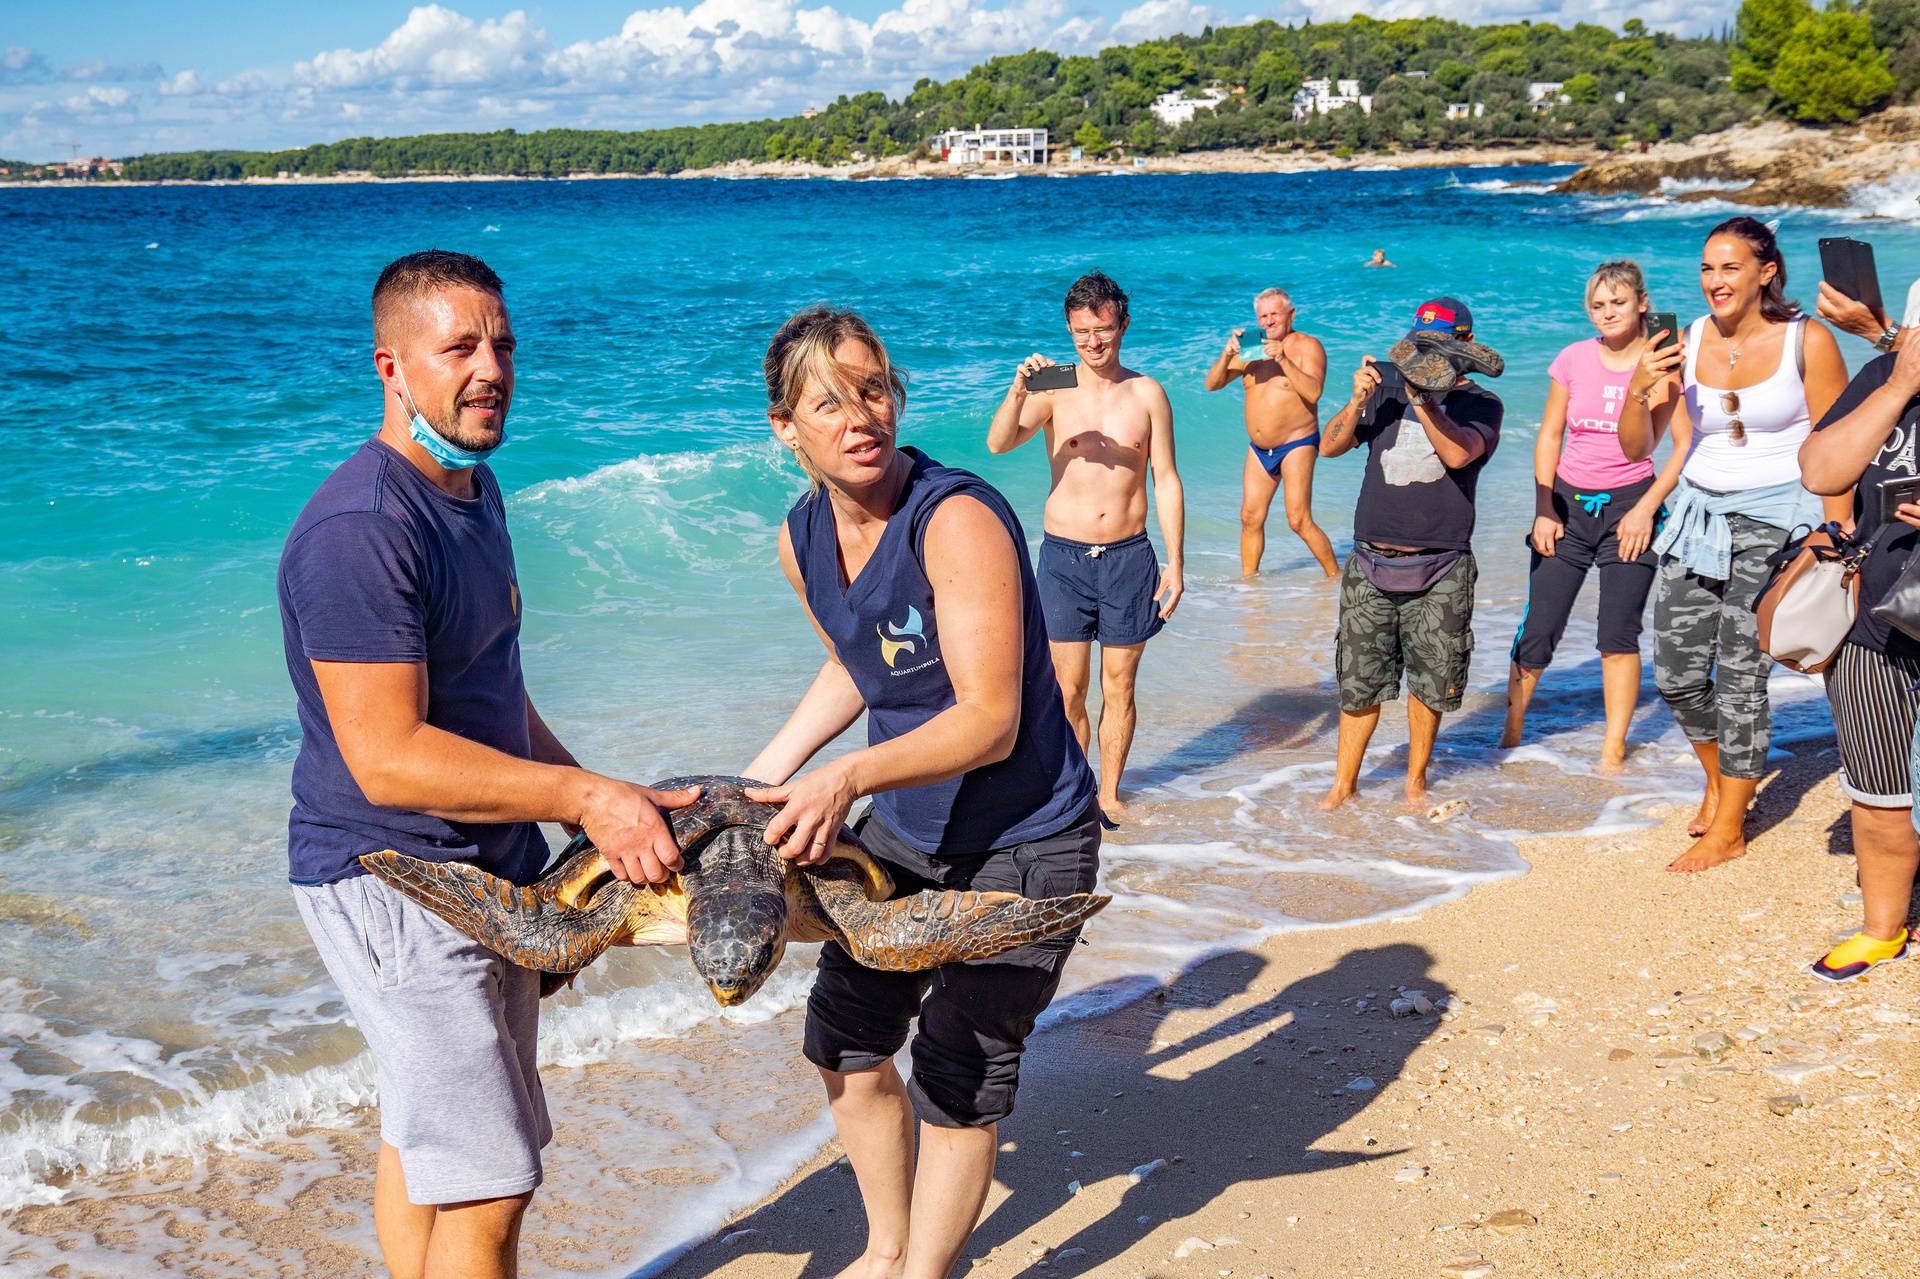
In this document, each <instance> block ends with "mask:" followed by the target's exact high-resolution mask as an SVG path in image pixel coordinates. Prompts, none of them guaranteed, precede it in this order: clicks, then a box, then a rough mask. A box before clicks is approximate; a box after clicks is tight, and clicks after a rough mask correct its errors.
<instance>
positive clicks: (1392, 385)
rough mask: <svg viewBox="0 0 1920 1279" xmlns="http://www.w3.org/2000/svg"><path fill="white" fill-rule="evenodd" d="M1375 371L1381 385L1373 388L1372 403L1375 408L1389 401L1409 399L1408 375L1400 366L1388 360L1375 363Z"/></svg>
mask: <svg viewBox="0 0 1920 1279" xmlns="http://www.w3.org/2000/svg"><path fill="white" fill-rule="evenodd" d="M1373 371H1374V372H1375V373H1378V374H1379V375H1380V385H1379V386H1376V387H1374V388H1373V395H1372V397H1371V400H1370V403H1371V404H1373V405H1374V406H1376V407H1377V406H1379V405H1382V404H1385V403H1386V402H1387V401H1388V400H1401V401H1404V400H1405V399H1406V398H1407V375H1406V374H1404V373H1402V372H1401V371H1400V366H1399V365H1397V364H1394V363H1392V362H1391V361H1388V360H1375V361H1373Z"/></svg>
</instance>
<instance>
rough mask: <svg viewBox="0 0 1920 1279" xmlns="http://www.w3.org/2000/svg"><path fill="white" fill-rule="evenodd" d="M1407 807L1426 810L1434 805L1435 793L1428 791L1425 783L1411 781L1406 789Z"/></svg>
mask: <svg viewBox="0 0 1920 1279" xmlns="http://www.w3.org/2000/svg"><path fill="white" fill-rule="evenodd" d="M1406 796H1407V807H1408V808H1419V809H1424V808H1426V807H1427V806H1428V805H1429V804H1431V803H1433V792H1432V791H1429V790H1428V789H1427V785H1426V783H1425V782H1416V781H1412V780H1409V781H1408V782H1407V789H1406Z"/></svg>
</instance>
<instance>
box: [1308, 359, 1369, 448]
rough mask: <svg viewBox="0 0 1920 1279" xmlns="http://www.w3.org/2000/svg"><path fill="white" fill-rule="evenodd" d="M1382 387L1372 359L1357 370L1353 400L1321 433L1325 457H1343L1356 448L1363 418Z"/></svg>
mask: <svg viewBox="0 0 1920 1279" xmlns="http://www.w3.org/2000/svg"><path fill="white" fill-rule="evenodd" d="M1379 385H1380V374H1379V373H1378V372H1376V371H1375V370H1374V367H1373V362H1372V357H1368V359H1367V360H1365V361H1363V362H1362V363H1361V365H1360V367H1359V368H1357V369H1355V370H1354V373H1353V398H1351V399H1349V400H1348V401H1347V403H1346V406H1345V407H1344V408H1342V409H1341V410H1340V411H1339V412H1338V413H1335V414H1334V415H1333V420H1332V421H1331V422H1328V423H1327V424H1326V425H1325V426H1324V427H1322V428H1321V429H1320V456H1321V457H1339V456H1340V455H1341V454H1342V453H1345V452H1346V451H1347V450H1349V449H1351V448H1352V447H1353V446H1354V443H1355V441H1356V440H1357V438H1358V432H1359V430H1360V417H1361V414H1362V413H1363V412H1364V411H1365V408H1366V404H1367V401H1368V400H1369V399H1371V398H1372V396H1373V393H1374V391H1375V390H1376V389H1377V388H1378V387H1379Z"/></svg>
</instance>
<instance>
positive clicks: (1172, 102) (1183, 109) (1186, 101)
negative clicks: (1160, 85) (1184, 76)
mask: <svg viewBox="0 0 1920 1279" xmlns="http://www.w3.org/2000/svg"><path fill="white" fill-rule="evenodd" d="M1226 100H1227V91H1226V90H1225V89H1223V88H1221V87H1220V86H1219V85H1217V84H1214V85H1208V86H1207V87H1206V88H1205V89H1203V90H1201V91H1200V92H1199V93H1197V94H1195V95H1193V96H1188V94H1187V93H1186V92H1184V91H1183V90H1180V89H1174V90H1171V91H1169V92H1167V93H1163V94H1161V95H1160V96H1159V97H1157V98H1155V99H1154V100H1153V103H1152V105H1151V106H1149V107H1148V108H1147V109H1148V110H1149V111H1151V112H1153V114H1154V115H1155V116H1157V117H1159V120H1160V123H1162V124H1164V125H1166V126H1167V127H1168V128H1169V129H1177V128H1179V127H1180V126H1181V125H1183V124H1189V123H1191V122H1192V121H1193V113H1194V112H1196V111H1211V110H1213V109H1214V108H1215V107H1217V106H1219V105H1220V104H1221V103H1222V102H1225V101H1226Z"/></svg>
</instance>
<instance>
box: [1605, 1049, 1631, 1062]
mask: <svg viewBox="0 0 1920 1279" xmlns="http://www.w3.org/2000/svg"><path fill="white" fill-rule="evenodd" d="M1632 1056H1633V1049H1631V1048H1614V1049H1610V1050H1608V1052H1607V1060H1608V1061H1626V1060H1628V1059H1629V1058H1631V1057H1632Z"/></svg>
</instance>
